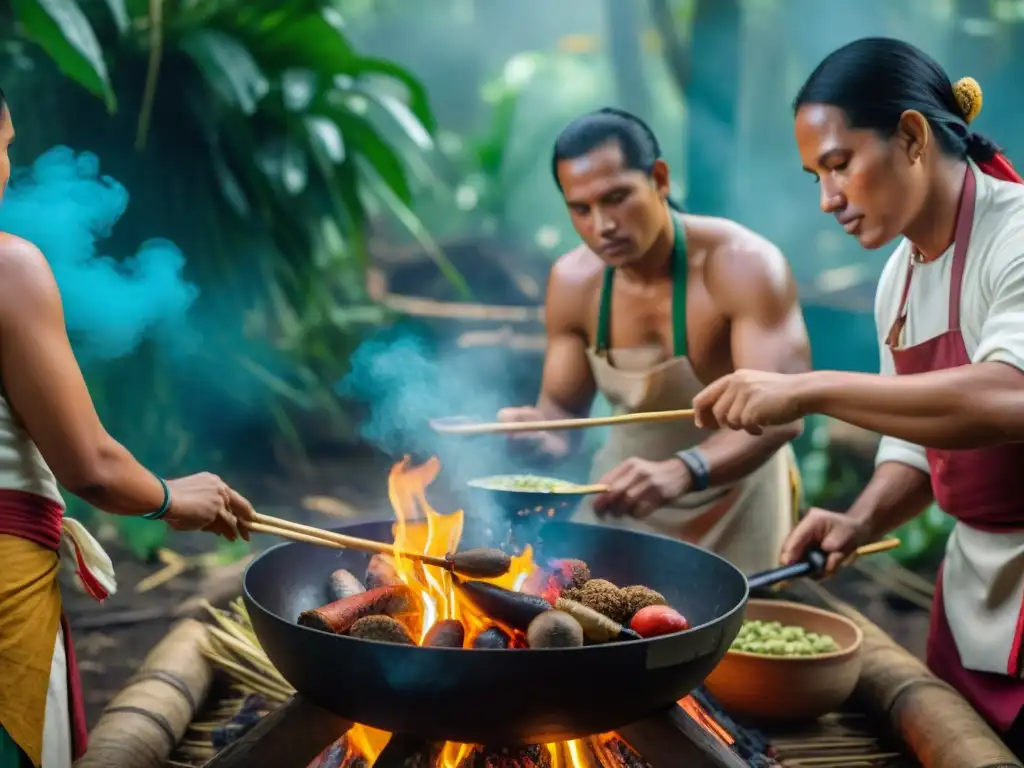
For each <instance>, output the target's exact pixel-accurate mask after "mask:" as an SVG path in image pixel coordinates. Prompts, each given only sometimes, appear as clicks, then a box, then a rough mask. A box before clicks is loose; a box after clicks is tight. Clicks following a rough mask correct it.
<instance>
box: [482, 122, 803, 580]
mask: <svg viewBox="0 0 1024 768" xmlns="http://www.w3.org/2000/svg"><path fill="white" fill-rule="evenodd" d="M552 171H553V173H554V176H555V181H556V182H557V183H558V185H559V188H560V189H561V190H562V194H563V196H564V198H565V202H566V206H567V207H568V209H569V214H570V216H571V217H572V221H573V225H574V226H575V228H576V231H577V232H578V233H579V235H580V237H581V238H582V240H583V242H584V244H583V245H581V246H580V247H579V248H576V249H575V250H572V251H570V252H569V253H567V254H565V255H564V256H562V257H560V258H559V259H558V261H557V262H556V263H555V265H554V268H553V269H552V272H551V277H550V280H549V283H548V291H547V301H546V307H545V311H546V322H547V337H548V344H547V353H546V357H545V361H544V375H543V382H542V385H541V393H540V398H539V400H538V403H537V405H536V407H522V408H506V409H504V410H502V412H501V413H500V414H499V418H500V419H502V420H506V421H533V420H536V419H544V418H566V417H579V416H585V415H586V414H587V413H589V411H590V409H591V406H592V404H593V400H594V396H595V394H596V393H597V392H601V393H602V394H603V395H604V396H605V397H606V398H607V399H608V400H609V401H610V403H611V404H612V406H613V408H614V410H615V411H616V412H617V413H629V412H639V411H661V410H671V409H677V408H690V407H691V401H692V399H693V396H694V395H695V394H697V393H698V392H700V391H701V390H702V389H703V388H704V386H705V385H706V384H708V383H710V382H712V381H714V380H715V379H718V378H719V377H721V376H724V375H726V374H728V373H731V372H732V371H734V370H736V369H737V368H754V369H760V370H766V371H773V372H802V371H805V370H807V369H808V367H809V344H808V339H807V332H806V329H805V327H804V322H803V316H802V314H801V311H800V306H799V304H798V302H797V295H796V287H795V285H794V282H793V278H792V275H791V273H790V270H789V266H788V264H787V263H786V260H785V258H784V257H783V256H782V254H781V253H780V252H779V250H778V249H777V248H776V247H775V246H774V245H772V244H771V243H770V242H768V241H767V240H765V239H764V238H762V237H760V236H758V235H756V234H755V233H753V232H751V231H749V230H747V229H745V228H744V227H742V226H740V225H739V224H736V223H734V222H731V221H727V220H724V219H717V218H709V217H704V216H691V215H684V214H681V213H679V212H677V211H674V210H673V209H672V208H671V206H670V203H669V199H668V196H669V170H668V165H667V164H666V163H665V161H664V160H663V159H662V158H661V152H660V149H659V147H658V142H657V139H656V138H655V137H654V134H653V133H652V132H651V130H650V128H648V127H647V125H645V124H644V123H643V121H641V120H640V119H638V118H636V117H635V116H633V115H631V114H629V113H626V112H622V111H619V110H613V109H602V110H599V111H597V112H594V113H591V114H587V115H584V116H582V117H580V118H577V119H576V120H575V121H573V122H572V123H570V124H569V126H567V127H566V128H565V129H564V130H563V131H562V133H561V134H560V135H559V137H558V139H557V140H556V142H555V148H554V155H553V158H552ZM800 429H801V424H800V423H799V422H794V423H792V424H787V425H783V426H778V427H773V428H771V429H767V430H765V431H764V432H763V433H762V434H760V435H750V434H746V433H742V432H731V431H729V430H725V431H720V432H717V431H716V432H711V431H707V430H701V429H698V428H697V427H696V426H695V425H694V424H693V423H692V422H688V421H671V422H664V423H656V424H655V423H647V424H629V425H621V426H617V427H613V428H612V430H611V434H610V435H609V438H608V442H607V443H606V445H605V446H604V447H603V448H602V450H601V451H600V452H599V453H598V455H597V456H596V457H595V461H594V467H593V469H592V479H593V480H594V481H595V482H600V483H605V484H607V485H608V486H610V490H609V491H608V492H606V493H603V494H600V495H598V496H596V497H593V502H592V503H591V504H586V505H585V506H584V507H583V508H581V510H580V511H579V512H578V513H577V516H576V517H577V519H578V520H581V521H586V522H594V521H596V520H600V521H602V522H605V523H607V524H612V525H618V526H622V527H627V528H632V529H634V530H646V531H653V532H657V533H661V534H666V535H670V536H673V537H676V538H680V539H684V540H687V541H690V542H693V543H696V544H699V545H700V546H703V547H706V548H708V549H711V550H713V551H715V552H718V553H719V554H721V555H723V556H724V557H726V558H728V559H729V560H731V561H732V562H733V563H734V564H735V565H736V566H738V567H739V568H741V569H742V570H745V571H748V572H750V571H757V570H763V569H767V568H770V567H773V566H774V565H775V564H776V562H777V558H778V552H779V546H780V545H781V543H782V541H783V539H784V538H785V536H786V534H787V533H788V532H789V530H790V528H791V526H792V523H793V520H794V516H795V503H796V499H797V496H798V493H797V490H796V489H797V487H798V485H797V482H798V481H797V475H796V471H795V467H794V464H793V462H792V451H791V450H790V449H789V447H788V446H787V445H786V444H787V443H788V442H789V441H790V440H792V439H793V438H794V437H796V436H798V435H799V433H800ZM573 434H574V433H569V432H558V433H539V434H538V433H533V434H530V435H525V436H524V435H520V436H519V437H518V439H519V440H528V441H530V447H531V448H533V449H535V450H539V451H541V452H542V453H546V454H547V455H548V456H551V457H554V458H559V457H564V456H566V455H568V453H569V452H570V451H571V450H572V449H573V448H574V445H573V444H572V443H571V442H570V441H572V440H573V439H574V437H572V435H573ZM576 434H578V433H576Z"/></svg>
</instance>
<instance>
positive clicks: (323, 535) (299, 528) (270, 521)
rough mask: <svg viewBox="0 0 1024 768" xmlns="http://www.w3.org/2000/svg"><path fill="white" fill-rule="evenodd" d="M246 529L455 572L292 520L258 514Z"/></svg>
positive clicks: (425, 558) (434, 561)
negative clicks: (416, 561) (417, 562)
mask: <svg viewBox="0 0 1024 768" xmlns="http://www.w3.org/2000/svg"><path fill="white" fill-rule="evenodd" d="M239 522H242V521H239ZM244 525H245V526H246V527H247V528H249V530H251V531H255V532H256V533H269V534H271V535H273V536H280V537H281V538H282V539H290V540H292V541H299V542H303V543H305V544H319V545H321V546H328V547H334V548H335V549H358V550H360V551H361V552H373V553H375V554H380V555H391V556H392V557H405V558H408V559H409V560H419V561H420V562H421V563H424V564H425V565H434V566H437V567H438V568H444V569H446V570H449V571H450V570H452V561H451V560H448V559H446V558H443V557H435V556H433V555H426V554H423V553H421V552H401V551H398V550H396V549H395V548H394V547H393V546H392V545H390V544H384V543H382V542H379V541H372V540H371V539H359V538H356V537H355V536H346V535H345V534H343V533H335V532H334V531H325V530H324V529H323V528H314V527H313V526H311V525H303V524H302V523H293V522H292V521H291V520H284V519H282V518H279V517H271V516H270V515H261V514H259V513H256V514H254V515H253V518H252V522H251V523H250V522H246V523H244Z"/></svg>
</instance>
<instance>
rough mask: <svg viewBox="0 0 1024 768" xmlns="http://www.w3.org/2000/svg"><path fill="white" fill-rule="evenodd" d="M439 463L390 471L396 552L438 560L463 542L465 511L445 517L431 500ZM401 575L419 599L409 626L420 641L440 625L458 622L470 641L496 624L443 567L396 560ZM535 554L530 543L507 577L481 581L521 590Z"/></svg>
mask: <svg viewBox="0 0 1024 768" xmlns="http://www.w3.org/2000/svg"><path fill="white" fill-rule="evenodd" d="M440 471H441V463H440V462H439V461H438V460H437V459H436V458H432V459H430V460H429V461H427V462H426V463H424V464H421V465H419V466H410V465H409V460H408V459H405V460H403V461H401V462H399V463H398V464H396V465H395V466H394V467H393V468H392V469H391V474H390V476H389V477H388V497H389V498H390V500H391V506H392V507H393V508H394V510H395V519H396V522H395V524H394V526H393V527H392V533H393V536H394V543H395V548H396V549H398V550H402V551H406V552H420V553H423V554H427V555H433V556H436V557H444V556H445V555H447V554H449V553H451V552H455V551H456V550H457V549H458V546H459V541H460V540H461V538H462V525H463V521H464V516H463V514H462V510H461V509H460V510H457V511H455V512H453V513H451V514H450V515H442V514H441V513H440V512H437V511H436V510H435V509H434V508H433V507H431V506H430V504H429V503H428V502H427V497H426V490H427V486H428V485H430V484H431V483H432V482H434V480H435V478H436V477H437V474H438V472H440ZM394 564H395V569H396V570H397V571H398V575H399V577H400V578H401V579H402V581H404V582H405V583H406V584H407V585H408V586H409V587H410V588H411V589H412V591H413V592H414V593H415V594H416V595H418V597H419V600H420V611H419V612H418V615H417V618H418V619H419V626H417V627H410V629H412V631H413V637H416V638H418V639H419V641H420V642H421V643H422V642H423V638H424V637H425V636H426V634H427V632H429V631H430V628H431V627H432V626H434V624H435V623H436V622H438V621H443V620H445V619H458V620H459V621H461V622H462V625H463V626H464V627H465V628H466V639H467V641H468V642H469V643H472V640H473V638H474V637H475V636H476V635H477V634H479V633H480V632H481V631H483V630H484V629H486V628H487V627H488V626H493V624H494V621H493V620H492V619H490V618H488V617H487V616H485V615H484V614H482V613H480V611H478V610H476V609H475V608H474V607H473V606H472V605H471V604H470V603H468V602H467V601H466V600H465V599H464V598H463V597H462V596H461V595H460V594H459V593H458V592H457V591H456V590H455V587H454V585H453V584H452V575H451V573H449V572H448V571H444V570H441V569H440V568H430V567H424V565H423V564H422V563H421V562H419V561H414V560H409V559H407V558H404V557H397V558H395V563H394ZM533 568H534V563H533V550H532V549H531V548H530V546H529V545H527V546H526V547H525V548H524V549H523V552H522V554H520V555H517V556H514V557H513V558H512V567H511V568H510V569H509V571H508V573H506V574H505V575H504V576H499V577H498V578H496V579H481V581H487V582H490V583H491V584H495V585H497V586H499V587H504V588H505V589H511V590H516V591H518V590H519V588H520V587H522V585H523V582H524V581H526V577H527V576H529V575H530V573H531V572H532V571H533Z"/></svg>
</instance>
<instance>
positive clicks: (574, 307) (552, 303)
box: [545, 245, 604, 332]
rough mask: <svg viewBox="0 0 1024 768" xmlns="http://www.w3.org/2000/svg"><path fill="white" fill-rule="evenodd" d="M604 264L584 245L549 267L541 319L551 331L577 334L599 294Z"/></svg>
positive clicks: (559, 258) (562, 256)
mask: <svg viewBox="0 0 1024 768" xmlns="http://www.w3.org/2000/svg"><path fill="white" fill-rule="evenodd" d="M603 274H604V262H602V261H601V260H600V259H599V258H598V257H597V256H595V255H594V254H593V252H591V250H590V249H589V248H587V247H586V246H585V245H581V246H579V247H578V248H574V249H573V250H571V251H569V252H568V253H565V254H562V255H561V256H559V257H558V258H557V259H556V260H555V263H554V265H552V267H551V273H550V275H549V276H548V295H547V302H546V306H545V316H546V318H547V324H548V328H549V331H550V330H552V329H555V330H557V329H562V330H563V331H565V330H572V331H573V332H577V331H579V328H580V325H581V324H582V323H583V320H584V318H585V317H586V316H587V313H588V309H589V305H590V302H591V300H592V299H593V297H594V296H595V295H596V291H597V290H599V287H600V284H601V277H602V275H603Z"/></svg>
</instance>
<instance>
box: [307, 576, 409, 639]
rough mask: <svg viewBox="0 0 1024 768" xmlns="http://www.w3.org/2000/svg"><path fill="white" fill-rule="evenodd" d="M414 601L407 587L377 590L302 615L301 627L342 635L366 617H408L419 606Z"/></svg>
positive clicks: (401, 585)
mask: <svg viewBox="0 0 1024 768" xmlns="http://www.w3.org/2000/svg"><path fill="white" fill-rule="evenodd" d="M414 601H415V597H414V596H413V594H412V590H411V589H409V587H407V586H406V585H405V584H394V585H392V586H390V587H377V588H376V589H371V590H369V591H367V592H361V593H360V594H358V595H352V596H351V597H346V598H345V599H344V600H336V601H334V602H333V603H328V604H327V605H324V606H321V607H320V608H317V609H316V610H314V611H303V612H302V613H300V614H299V622H298V623H299V624H301V625H302V626H304V627H311V628H312V629H319V630H320V631H321V632H333V633H335V634H339V635H340V634H344V633H345V632H347V631H348V630H349V628H350V627H351V626H352V625H353V624H355V623H356V622H357V621H359V619H361V618H363V617H365V616H375V615H381V614H392V615H398V614H403V613H407V612H408V611H410V610H411V609H412V607H413V605H414V604H415V602H414Z"/></svg>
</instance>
